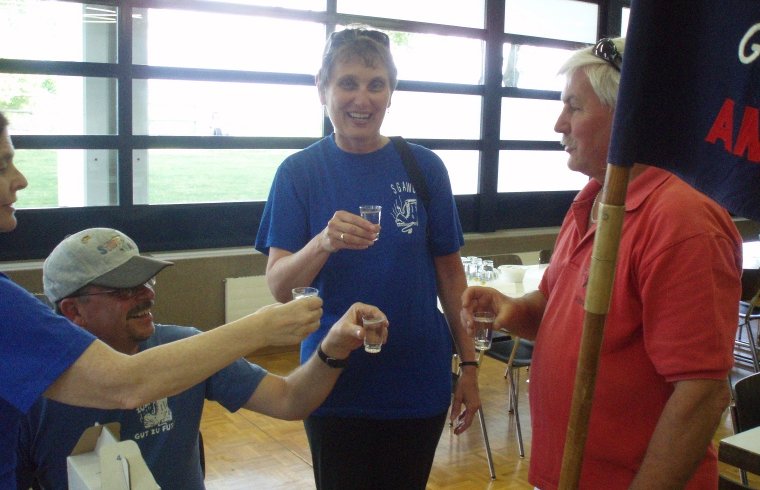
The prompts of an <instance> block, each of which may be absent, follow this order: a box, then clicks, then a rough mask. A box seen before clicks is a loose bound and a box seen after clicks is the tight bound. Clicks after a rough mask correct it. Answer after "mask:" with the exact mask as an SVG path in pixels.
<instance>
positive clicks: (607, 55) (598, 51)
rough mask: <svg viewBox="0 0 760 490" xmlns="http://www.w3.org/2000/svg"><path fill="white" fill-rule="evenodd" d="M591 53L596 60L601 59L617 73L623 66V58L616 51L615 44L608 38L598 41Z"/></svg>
mask: <svg viewBox="0 0 760 490" xmlns="http://www.w3.org/2000/svg"><path fill="white" fill-rule="evenodd" d="M591 52H592V53H594V56H596V57H597V58H600V59H603V60H604V61H606V62H607V63H609V64H610V65H612V67H613V68H614V69H615V70H617V71H620V67H621V66H623V57H622V56H621V54H620V52H619V51H618V49H617V46H615V43H613V42H612V39H610V38H608V37H605V38H602V39H600V40H599V41H598V42H597V43H596V45H595V46H594V49H593V50H592V51H591Z"/></svg>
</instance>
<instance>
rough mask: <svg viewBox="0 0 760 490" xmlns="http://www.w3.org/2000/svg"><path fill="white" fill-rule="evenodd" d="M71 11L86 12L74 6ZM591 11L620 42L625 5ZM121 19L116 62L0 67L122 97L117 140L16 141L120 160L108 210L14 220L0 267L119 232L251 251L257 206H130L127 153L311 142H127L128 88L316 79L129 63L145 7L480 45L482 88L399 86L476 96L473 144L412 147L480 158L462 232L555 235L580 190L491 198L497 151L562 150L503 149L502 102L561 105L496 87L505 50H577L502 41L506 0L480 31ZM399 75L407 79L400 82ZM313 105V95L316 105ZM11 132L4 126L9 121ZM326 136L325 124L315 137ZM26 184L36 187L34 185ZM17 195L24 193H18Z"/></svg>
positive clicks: (568, 45) (29, 214)
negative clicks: (515, 46)
mask: <svg viewBox="0 0 760 490" xmlns="http://www.w3.org/2000/svg"><path fill="white" fill-rule="evenodd" d="M70 1H73V2H74V3H83V4H85V3H88V2H87V1H86V0H85V1H80V0H70ZM583 1H587V2H589V3H594V4H597V5H598V6H599V22H598V26H599V27H598V30H599V32H598V33H597V37H602V36H605V35H610V36H614V35H619V31H620V23H621V18H622V8H623V7H629V6H630V1H629V0H583ZM98 4H102V5H109V6H114V7H117V8H118V9H119V16H118V26H117V39H118V43H117V46H118V61H117V62H116V63H93V62H66V61H36V60H15V59H0V73H11V74H16V73H18V74H22V73H23V74H45V75H72V76H95V77H107V78H115V79H116V80H117V84H118V87H117V96H118V105H117V113H118V132H117V135H113V136H89V135H74V136H72V135H51V136H43V135H18V136H14V135H13V128H12V127H11V137H12V139H13V143H14V145H15V147H16V148H17V149H103V150H115V151H116V152H117V154H118V174H117V187H118V196H119V203H118V205H115V206H100V207H83V208H53V209H20V210H17V212H16V216H17V218H18V221H19V226H18V227H17V229H16V230H15V231H13V232H12V233H5V234H0V261H16V260H33V259H41V258H44V257H46V256H47V254H48V253H49V252H50V250H52V248H53V247H54V246H55V245H56V244H57V243H58V242H59V241H60V240H61V239H62V238H63V237H64V236H66V235H67V234H70V233H73V232H76V231H78V230H81V229H83V228H88V227H93V226H109V227H113V228H118V229H120V230H122V231H124V232H125V233H127V234H128V235H130V236H131V237H133V238H134V239H135V240H136V242H137V243H139V244H140V248H141V250H142V251H144V252H156V251H166V250H198V249H214V248H226V247H241V246H243V247H246V246H253V242H254V240H255V236H256V232H257V230H258V225H259V221H260V218H261V215H262V212H263V209H264V204H265V203H264V202H234V203H204V204H172V205H136V204H134V202H133V180H132V179H133V177H132V159H133V151H136V150H147V149H154V148H181V149H194V148H198V149H272V148H276V149H301V148H305V147H306V146H308V145H310V144H312V143H314V142H315V141H317V140H318V139H319V138H298V137H213V136H145V135H134V134H133V132H132V101H133V97H132V85H133V84H132V81H133V80H134V79H149V78H162V79H172V80H202V81H223V82H224V81H235V82H248V83H276V84H284V85H313V83H314V81H313V74H288V73H264V72H249V71H236V70H207V69H195V68H173V67H160V66H144V65H133V64H132V15H131V14H132V10H133V9H138V8H139V9H144V8H171V9H189V10H195V11H208V12H220V13H233V14H239V15H254V16H266V17H277V18H288V19H296V20H308V21H314V22H320V23H324V24H325V25H326V26H327V30H328V31H330V30H332V29H333V28H334V27H335V26H336V25H345V24H348V23H355V22H359V23H367V24H371V25H373V26H375V27H378V28H381V29H388V30H398V31H407V32H419V33H428V34H448V35H457V36H462V37H470V38H476V39H480V40H483V41H485V53H486V54H485V60H484V62H485V67H484V83H483V84H482V85H467V84H455V83H438V82H421V81H413V80H404V79H403V78H402V79H401V80H399V84H398V88H397V90H399V91H410V92H434V93H448V94H474V95H479V96H481V97H482V110H481V129H480V138H479V139H476V140H457V139H411V138H410V141H412V142H414V143H419V144H422V145H424V146H426V147H428V148H430V149H432V150H437V149H441V150H477V151H479V152H480V162H479V175H478V193H477V194H474V195H457V196H455V200H456V204H457V207H458V211H459V216H460V220H461V222H462V226H463V229H464V231H465V232H479V233H483V232H491V231H495V230H497V229H509V228H539V227H552V226H559V225H560V224H561V222H562V220H563V218H564V215H565V213H566V211H567V209H568V207H569V205H570V203H571V201H572V199H573V197H574V196H575V194H576V193H577V191H561V192H556V191H555V192H525V193H498V192H497V190H496V189H497V172H498V158H499V151H500V150H516V149H517V150H561V145H560V144H559V142H558V141H514V140H501V139H500V123H501V105H502V103H501V99H502V98H504V97H519V98H536V99H550V100H559V97H560V94H559V92H554V91H545V90H530V89H518V88H512V87H503V86H502V58H503V54H502V53H503V45H504V43H519V44H530V45H536V46H546V47H560V48H565V49H574V48H577V47H580V46H583V44H579V43H575V42H568V41H561V40H554V39H544V38H535V37H530V36H522V35H510V34H506V33H504V0H486V9H485V10H486V23H485V28H484V29H476V28H469V27H456V26H446V25H438V24H431V23H425V22H416V21H403V20H397V19H385V18H370V17H362V16H355V15H347V14H340V13H337V11H336V4H337V1H336V0H327V8H326V10H325V11H323V12H313V11H302V10H293V9H287V8H279V7H258V6H248V5H241V4H225V3H217V2H201V1H194V0H175V1H171V2H169V1H165V0H121V1H117V0H98ZM402 75H403V74H402ZM315 96H316V95H315ZM11 123H12V121H11ZM331 132H332V126H331V124H330V121H329V119H327V118H325V120H324V130H323V135H329V134H330V133H331ZM32 185H33V183H32ZM22 192H23V191H22Z"/></svg>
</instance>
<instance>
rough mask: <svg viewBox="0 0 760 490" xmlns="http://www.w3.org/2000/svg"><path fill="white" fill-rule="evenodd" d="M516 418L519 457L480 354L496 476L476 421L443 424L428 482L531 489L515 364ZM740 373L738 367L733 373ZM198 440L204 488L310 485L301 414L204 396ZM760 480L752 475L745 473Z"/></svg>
mask: <svg viewBox="0 0 760 490" xmlns="http://www.w3.org/2000/svg"><path fill="white" fill-rule="evenodd" d="M252 360H253V361H254V362H256V363H258V364H260V365H262V366H263V367H265V368H267V369H268V370H270V371H271V372H274V373H287V372H289V371H290V370H291V369H293V368H294V367H295V366H296V365H297V362H298V359H297V354H296V353H295V352H294V353H285V354H270V355H266V356H260V357H255V358H252ZM521 374H522V375H521V383H520V390H521V391H520V407H519V410H520V418H521V426H522V430H523V437H524V440H525V449H526V454H527V456H526V458H525V459H521V458H520V457H519V455H518V450H517V439H516V433H515V425H514V416H513V415H511V414H507V411H506V387H507V384H506V380H505V379H504V376H503V375H504V364H503V363H500V362H499V361H496V360H493V359H491V358H485V359H484V360H483V363H482V366H481V370H480V393H481V398H482V401H483V407H484V413H485V419H486V426H487V429H488V435H489V439H490V442H491V450H492V452H493V458H494V466H495V470H496V480H493V481H492V480H491V478H490V475H489V471H488V465H487V460H486V453H485V449H484V444H483V436H482V433H481V431H480V425H479V424H478V423H477V422H475V423H473V425H472V427H471V428H470V430H468V431H467V432H466V433H465V434H463V435H460V436H455V435H453V433H451V432H450V431H449V430H448V428H446V429H444V432H443V435H442V437H441V441H440V444H439V445H438V450H437V452H436V456H435V462H434V464H433V470H432V472H431V475H430V481H429V484H428V489H430V490H444V489H446V490H449V489H451V490H454V489H457V490H463V489H518V490H519V489H528V490H530V489H532V488H533V486H532V485H530V484H529V483H528V480H527V475H528V459H529V456H530V433H531V432H530V413H529V409H528V398H529V386H530V382H529V381H528V380H527V378H528V377H529V376H526V374H529V373H527V371H526V370H524V369H523V370H521ZM741 374H742V373H738V375H739V376H740V375H741ZM201 431H202V433H203V438H204V443H205V448H206V487H207V488H208V489H209V490H238V489H240V490H242V489H251V488H259V489H267V490H270V489H283V490H284V489H313V488H314V482H313V476H312V469H311V457H310V454H309V447H308V443H307V441H306V434H305V433H304V429H303V424H302V422H286V421H282V420H276V419H273V418H270V417H266V416H263V415H260V414H257V413H254V412H250V411H247V410H240V411H239V412H238V413H236V414H230V413H229V412H227V411H226V410H225V409H224V408H222V407H221V406H220V405H218V404H216V403H214V402H207V404H206V409H205V411H204V414H203V420H202V423H201ZM732 433H733V431H732V428H731V420H730V418H729V417H727V416H724V419H723V421H722V423H721V425H720V427H719V429H718V431H717V433H716V436H715V441H716V443H717V441H718V440H720V439H721V438H723V437H726V436H728V435H730V434H732ZM721 473H723V474H726V475H730V476H731V477H732V478H734V479H737V480H738V471H737V470H736V469H734V468H732V467H728V466H723V465H722V466H721ZM750 484H751V485H752V486H753V487H754V488H760V478H758V477H754V475H752V476H750Z"/></svg>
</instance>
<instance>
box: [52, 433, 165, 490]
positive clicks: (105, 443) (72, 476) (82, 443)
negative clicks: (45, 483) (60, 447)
mask: <svg viewBox="0 0 760 490" xmlns="http://www.w3.org/2000/svg"><path fill="white" fill-rule="evenodd" d="M120 432H121V427H120V425H119V423H118V422H113V423H110V424H106V425H94V426H92V427H89V428H87V430H85V431H84V433H83V434H82V436H81V437H80V438H79V442H77V445H76V446H75V447H74V450H73V451H72V452H71V456H69V457H68V458H66V466H67V470H68V475H69V490H100V489H108V490H158V489H160V488H161V487H159V486H158V484H157V483H156V480H155V479H154V478H153V474H151V472H150V470H149V469H148V466H147V465H146V464H145V460H144V459H143V457H142V454H141V453H140V448H139V447H138V446H137V443H135V441H119V434H120Z"/></svg>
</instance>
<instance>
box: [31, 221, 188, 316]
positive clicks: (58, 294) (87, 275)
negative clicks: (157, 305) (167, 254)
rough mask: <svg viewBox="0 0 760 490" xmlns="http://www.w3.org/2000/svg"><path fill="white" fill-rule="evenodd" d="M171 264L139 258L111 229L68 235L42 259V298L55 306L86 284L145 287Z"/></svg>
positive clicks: (134, 246) (133, 246)
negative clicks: (43, 295) (43, 296)
mask: <svg viewBox="0 0 760 490" xmlns="http://www.w3.org/2000/svg"><path fill="white" fill-rule="evenodd" d="M170 265H174V264H172V263H171V262H166V261H164V260H158V259H154V258H152V257H146V256H143V255H140V250H139V249H138V248H137V244H136V243H135V242H134V241H133V240H132V239H131V238H129V237H128V236H127V235H125V234H123V233H121V232H120V231H117V230H114V229H112V228H89V229H87V230H82V231H80V232H79V233H75V234H73V235H69V236H68V237H66V239H65V240H63V241H62V242H61V243H59V244H58V246H57V247H55V249H54V250H53V252H52V253H51V254H50V255H49V256H48V258H47V259H46V260H45V264H44V265H43V268H42V280H43V285H44V289H45V295H46V296H47V297H48V299H49V300H50V301H51V302H52V303H54V304H57V303H58V302H59V301H61V300H62V299H64V298H67V297H70V296H75V295H76V293H77V291H79V290H80V289H82V288H84V287H85V286H88V285H93V286H101V287H104V288H113V289H130V288H136V287H139V286H142V285H144V284H145V283H147V282H148V281H150V280H151V279H152V278H154V277H155V276H156V274H158V273H159V272H161V270H163V269H164V267H167V266H170Z"/></svg>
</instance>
